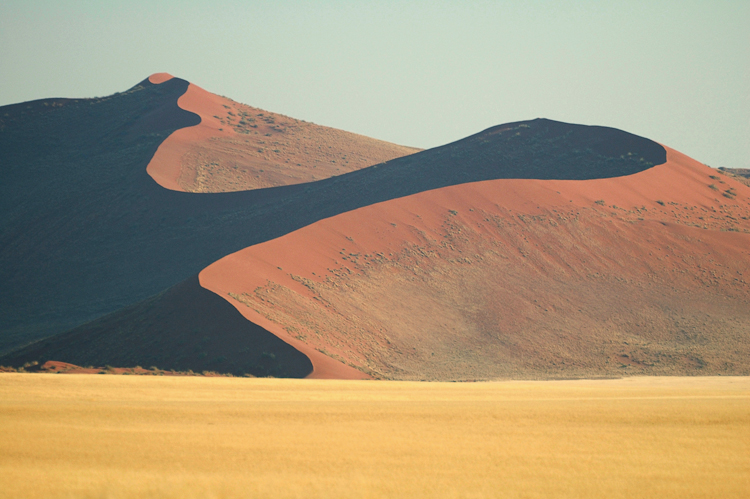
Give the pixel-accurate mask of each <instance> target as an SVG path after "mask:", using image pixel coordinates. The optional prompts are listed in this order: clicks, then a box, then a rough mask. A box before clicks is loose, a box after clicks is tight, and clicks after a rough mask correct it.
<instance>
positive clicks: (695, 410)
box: [0, 373, 750, 498]
mask: <svg viewBox="0 0 750 499" xmlns="http://www.w3.org/2000/svg"><path fill="white" fill-rule="evenodd" d="M0 430H1V432H0V484H1V485H0V496H1V497H13V498H22V497H44V498H51V497H55V498H61V497H84V498H87V497H91V498H109V497H111V498H120V497H122V498H125V497H128V498H130V497H168V498H171V497H175V498H177V497H179V498H193V497H195V498H197V497H200V498H204V497H207V498H210V497H217V498H218V497H305V498H308V497H512V498H515V497H524V498H534V497H576V498H579V497H580V498H583V497H609V498H618V497H629V498H632V497H680V498H688V497H748V494H749V493H750V378H738V377H715V378H626V379H616V380H576V381H504V382H492V383H419V382H388V381H320V380H299V381H296V380H295V381H292V380H277V379H249V378H202V377H179V378H178V377H157V376H99V375H55V374H15V373H11V374H0Z"/></svg>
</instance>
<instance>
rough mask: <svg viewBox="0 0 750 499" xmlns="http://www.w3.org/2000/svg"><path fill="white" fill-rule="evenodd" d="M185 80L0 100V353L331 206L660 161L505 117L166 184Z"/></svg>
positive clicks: (622, 140)
mask: <svg viewBox="0 0 750 499" xmlns="http://www.w3.org/2000/svg"><path fill="white" fill-rule="evenodd" d="M189 87H190V84H189V83H188V82H186V81H184V80H180V79H178V78H168V75H167V76H165V77H164V81H163V82H162V83H159V84H153V83H151V82H150V81H148V80H145V81H144V82H142V83H140V84H139V85H136V86H135V87H133V88H132V89H130V90H129V91H127V92H123V93H121V94H115V95H112V96H109V97H105V98H102V99H89V100H74V101H65V100H60V99H52V100H45V101H35V102H30V103H24V104H18V105H14V106H6V107H3V108H0V117H1V120H2V122H1V123H0V168H2V173H3V176H4V177H3V178H4V181H3V182H2V183H0V210H1V212H2V214H3V217H0V282H3V284H4V292H3V293H2V294H1V295H0V352H7V351H10V350H11V349H13V348H16V347H19V346H21V345H23V344H26V343H28V342H30V341H33V340H35V339H38V338H41V337H47V336H51V335H53V334H56V333H60V332H63V331H66V330H68V329H71V328H73V327H76V326H78V325H81V324H83V323H85V322H88V321H91V320H93V319H96V318H97V317H101V316H103V315H105V314H107V313H111V312H114V311H116V310H119V309H122V308H124V307H127V306H130V305H133V304H134V303H137V302H139V301H141V300H145V299H147V298H148V297H149V296H153V295H155V294H157V293H160V292H162V291H164V290H165V289H167V288H169V287H171V286H174V285H175V284H177V283H179V282H181V281H182V280H184V279H187V278H189V277H190V276H192V275H195V274H196V273H198V272H200V271H201V269H203V268H205V267H206V266H208V265H210V264H211V263H213V262H215V261H216V260H218V259H220V258H222V257H224V256H226V255H228V254H230V253H233V252H235V251H239V250H241V249H242V248H246V247H249V246H252V245H255V244H258V243H261V242H264V241H268V240H271V239H274V238H276V237H280V236H283V235H285V234H287V233H289V232H291V231H294V230H296V229H299V228H301V227H304V226H306V225H309V224H312V223H314V222H317V221H319V220H322V219H324V218H328V217H331V216H335V215H338V214H341V213H344V212H347V211H350V210H354V209H357V208H361V207H363V206H367V205H370V204H374V203H378V202H382V201H387V200H390V199H395V198H399V197H403V196H408V195H411V194H415V193H419V192H422V191H425V190H430V189H438V188H441V187H446V186H450V185H455V184H461V183H466V182H474V181H479V180H490V179H498V178H541V179H589V178H604V177H613V176H621V175H628V174H632V173H635V172H638V171H643V170H645V169H648V168H650V167H652V166H653V165H654V164H659V163H662V162H663V161H664V159H665V152H664V149H663V148H662V147H661V146H659V145H658V144H656V143H654V142H652V141H650V140H647V139H643V138H640V137H636V136H634V135H631V134H628V133H626V132H622V131H619V130H614V129H609V128H602V127H587V126H581V125H569V124H565V123H558V122H554V121H549V120H543V119H539V120H533V121H530V122H523V123H515V124H509V125H502V126H498V127H494V128H491V129H489V130H486V131H484V132H481V133H479V134H476V135H474V136H471V137H469V138H466V139H463V140H460V141H457V142H455V143H452V144H448V145H446V146H443V147H439V148H435V149H431V150H429V151H424V152H420V153H417V154H413V155H410V156H406V157H403V158H397V159H394V160H392V161H388V162H387V163H383V164H380V165H375V166H372V167H369V168H364V169H361V170H357V171H354V172H351V173H347V174H344V175H340V176H337V177H333V178H329V179H325V180H321V181H317V182H312V183H306V184H298V185H289V186H282V187H274V188H267V189H257V190H252V191H244V192H229V193H215V194H194V193H186V192H177V191H172V190H168V189H165V188H163V187H161V186H160V185H158V184H157V183H156V182H155V181H154V180H153V178H152V177H150V176H149V175H148V173H147V166H148V165H149V162H150V161H151V159H152V158H153V157H154V154H155V152H156V151H157V149H158V148H159V147H160V145H162V144H163V143H164V140H165V139H166V137H168V136H169V135H170V134H171V133H172V132H173V131H174V130H175V129H176V128H180V127H182V128H185V127H191V126H194V125H197V124H198V123H200V120H201V119H200V117H199V116H197V115H196V114H194V113H190V112H188V111H185V110H183V109H181V108H180V107H179V106H178V99H180V98H181V97H182V96H183V95H184V94H185V92H187V91H188V89H189Z"/></svg>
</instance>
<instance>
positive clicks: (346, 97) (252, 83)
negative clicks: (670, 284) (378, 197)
mask: <svg viewBox="0 0 750 499" xmlns="http://www.w3.org/2000/svg"><path fill="white" fill-rule="evenodd" d="M748 25H750V3H748V2H739V1H724V2H712V3H710V4H709V3H707V2H657V3H656V4H653V3H650V2H649V3H646V2H614V3H607V4H606V5H601V4H599V3H596V2H554V3H547V2H526V3H523V4H516V3H505V2H483V1H482V2H480V1H477V2H471V3H470V4H468V5H467V4H462V3H457V2H429V3H428V2H410V3H409V4H408V5H403V4H401V3H398V2H380V3H378V4H369V3H359V2H356V3H351V2H338V1H329V2H319V3H317V4H316V5H314V6H312V5H309V4H307V3H302V2H253V4H252V5H248V4H246V3H244V2H223V3H221V4H218V5H213V4H211V3H208V2H204V1H196V2H190V3H188V4H185V5H183V3H181V2H175V1H165V2H160V3H158V4H151V3H146V2H142V1H133V2H128V3H127V4H115V3H109V2H108V3H106V4H104V5H102V4H100V3H97V2H92V1H69V2H51V1H37V2H20V1H17V0H11V1H7V2H5V3H3V4H2V5H1V6H0V50H1V51H2V52H1V53H0V54H1V55H2V57H0V73H1V74H3V78H2V81H3V84H2V86H0V105H7V104H14V103H18V102H23V101H28V100H35V99H42V98H49V97H69V98H82V97H94V96H103V95H109V94H112V93H115V92H120V91H123V90H126V89H127V88H129V87H131V86H133V85H135V84H136V83H138V82H139V81H141V80H142V79H144V78H146V77H148V76H149V75H150V74H152V73H156V72H168V73H171V74H173V75H174V76H177V77H180V78H184V79H186V80H188V81H191V82H192V83H195V84H197V85H199V86H201V87H203V88H205V89H206V90H209V91H211V92H214V93H217V94H221V95H225V96H227V97H230V98H232V99H234V100H236V101H240V102H243V103H246V104H249V105H252V106H256V107H260V108H263V109H266V110H268V111H272V112H276V113H281V114H285V115H288V116H292V117H294V118H298V119H303V120H306V121H311V122H314V123H317V124H321V125H326V126H331V127H335V128H340V129H343V130H347V131H351V132H356V133H360V134H363V135H367V136H370V137H374V138H378V139H382V140H387V141H390V142H395V143H399V144H403V145H409V146H415V147H422V148H429V147H434V146H438V145H441V144H444V143H447V142H452V141H454V140H458V139H460V138H463V137H465V136H467V135H471V134H473V133H476V132H479V131H480V130H483V129H485V128H488V127H491V126H494V125H497V124H500V123H506V122H512V121H520V120H527V119H533V118H537V117H545V118H550V119H554V120H559V121H566V122H572V123H582V124H589V125H602V126H611V127H615V128H619V129H623V130H626V131H628V132H631V133H634V134H637V135H641V136H645V137H648V138H651V139H653V140H656V141H658V142H661V143H663V144H665V145H668V146H670V147H673V148H676V149H678V150H680V151H681V152H684V153H686V154H688V155H689V156H691V157H693V158H695V159H697V160H699V161H702V162H704V163H706V164H709V165H711V166H714V167H718V166H726V167H734V168H750V140H748V137H749V136H750V91H749V90H750V34H748V33H750V32H749V31H748V30H747V26H748Z"/></svg>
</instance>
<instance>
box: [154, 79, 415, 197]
mask: <svg viewBox="0 0 750 499" xmlns="http://www.w3.org/2000/svg"><path fill="white" fill-rule="evenodd" d="M170 78H172V76H171V75H169V74H166V73H158V74H154V75H152V76H151V77H149V81H150V82H151V83H154V84H159V83H162V82H164V81H167V80H169V79H170ZM178 105H179V106H180V107H181V108H182V109H185V110H187V111H191V112H193V113H196V114H198V115H199V116H200V118H201V122H200V124H198V125H196V126H193V127H189V128H183V129H180V130H177V131H176V132H174V133H173V134H171V135H170V136H169V138H167V140H165V141H164V142H163V143H162V144H161V146H160V147H159V149H158V150H157V152H156V154H155V155H154V157H153V159H152V160H151V162H150V163H149V165H148V167H147V172H148V174H149V175H151V177H152V178H153V179H154V180H155V181H156V182H157V183H158V184H159V185H161V186H162V187H165V188H167V189H171V190H175V191H187V192H230V191H242V190H249V189H257V188H263V187H274V186H280V185H290V184H298V183H302V182H310V181H314V180H320V179H324V178H328V177H332V176H334V175H340V174H343V173H347V172H350V171H353V170H358V169H360V168H365V167H367V166H370V165H374V164H377V163H381V162H384V161H388V160H390V159H393V158H397V157H401V156H406V155H408V154H412V153H415V152H417V151H419V149H415V148H411V147H405V146H399V145H396V144H391V143H389V142H383V141H380V140H375V139H371V138H369V137H364V136H362V135H357V134H354V133H349V132H344V131H341V130H336V129H333V128H328V127H323V126H319V125H314V124H312V123H306V122H304V121H299V120H295V119H293V118H289V117H287V116H282V115H279V114H275V113H270V112H268V111H264V110H262V109H257V108H254V107H250V106H246V105H244V104H240V103H238V102H234V101H232V100H231V99H227V98H225V97H219V96H218V95H214V94H212V93H210V92H207V91H205V90H203V89H202V88H200V87H198V86H197V85H193V84H192V83H191V84H190V85H189V87H188V90H187V92H186V93H185V94H184V95H183V96H182V97H180V99H179V100H178Z"/></svg>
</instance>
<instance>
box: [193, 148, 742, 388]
mask: <svg viewBox="0 0 750 499" xmlns="http://www.w3.org/2000/svg"><path fill="white" fill-rule="evenodd" d="M667 151H668V155H667V158H668V160H667V162H666V163H665V164H663V165H659V166H656V167H654V168H651V169H649V170H646V171H644V172H641V173H638V174H635V175H631V176H628V177H620V178H611V179H602V180H588V181H543V180H494V181H486V182H477V183H471V184H464V185H458V186H453V187H448V188H444V189H439V190H435V191H429V192H424V193H420V194H416V195H413V196H409V197H406V198H401V199H396V200H393V201H389V202H385V203H380V204H377V205H372V206H368V207H364V208H361V209H358V210H355V211H353V212H349V213H345V214H342V215H339V216H336V217H332V218H330V219H326V220H323V221H321V222H318V223H316V224H313V225H311V226H308V227H305V228H303V229H300V230H298V231H296V232H293V233H291V234H288V235H286V236H284V237H281V238H279V239H276V240H273V241H269V242H267V243H263V244H259V245H256V246H252V247H249V248H246V249H244V250H242V251H239V252H237V253H234V254H232V255H229V256H227V257H225V258H223V259H221V260H219V261H218V262H216V263H214V264H212V265H211V266H209V267H208V268H206V269H204V270H203V271H202V272H201V274H200V282H201V285H202V286H203V287H205V288H207V289H209V290H211V291H214V292H215V293H217V294H218V295H219V296H222V297H224V298H225V299H227V300H228V301H229V302H230V303H232V304H233V305H234V306H235V307H236V308H237V309H238V310H239V311H240V312H241V313H242V314H243V315H244V316H245V317H246V318H247V319H249V320H251V321H252V322H255V323H256V324H259V325H261V326H262V327H264V328H266V329H267V330H268V331H270V332H272V333H274V334H276V335H277V336H279V337H280V338H282V339H283V340H284V341H287V342H288V343H290V344H292V345H293V346H295V347H296V348H298V349H299V350H301V351H303V353H306V354H308V356H310V358H311V360H312V362H313V365H314V366H316V369H317V368H318V366H319V365H320V362H322V361H323V360H324V357H322V356H321V355H320V353H321V352H322V353H325V354H326V356H328V358H333V359H337V360H339V361H341V362H342V363H345V364H347V365H349V366H352V367H356V368H357V369H358V370H359V371H361V372H363V373H367V374H369V375H372V376H376V377H386V378H399V379H474V378H478V379H492V378H494V377H519V376H520V377H528V376H531V377H536V376H542V377H544V376H545V375H549V376H553V377H554V376H566V375H571V376H592V375H601V374H604V373H607V374H608V375H611V374H619V373H623V372H626V373H628V372H629V373H631V374H633V373H639V372H640V373H648V374H670V375H674V374H679V373H688V372H692V371H691V369H703V368H710V369H711V370H712V371H711V372H715V373H734V374H740V373H747V372H750V365H748V362H747V360H746V359H747V358H748V355H750V351H749V350H748V348H750V347H748V343H750V338H749V337H748V334H750V286H749V285H748V282H749V281H748V276H750V189H748V188H747V187H746V186H744V185H742V184H740V183H738V182H736V181H735V180H733V179H731V178H729V177H727V176H724V175H720V174H719V172H717V171H716V170H712V169H710V168H708V167H706V166H705V165H702V164H700V163H698V162H696V161H694V160H692V159H690V158H688V157H686V156H684V155H683V154H681V153H679V152H677V151H674V150H672V149H668V148H667ZM691 334H694V335H696V336H695V338H694V339H695V341H696V342H697V343H701V342H702V344H703V345H704V346H705V345H708V346H706V347H705V348H707V350H706V349H701V348H697V347H696V348H693V347H692V346H689V347H686V346H685V344H686V340H685V338H684V337H680V335H688V336H689V335H691ZM688 343H689V342H688ZM592 349H593V350H592ZM732 351H733V352H734V354H732V353H728V352H732ZM313 356H314V358H313ZM623 370H624V371H623ZM350 372H351V371H350Z"/></svg>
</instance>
